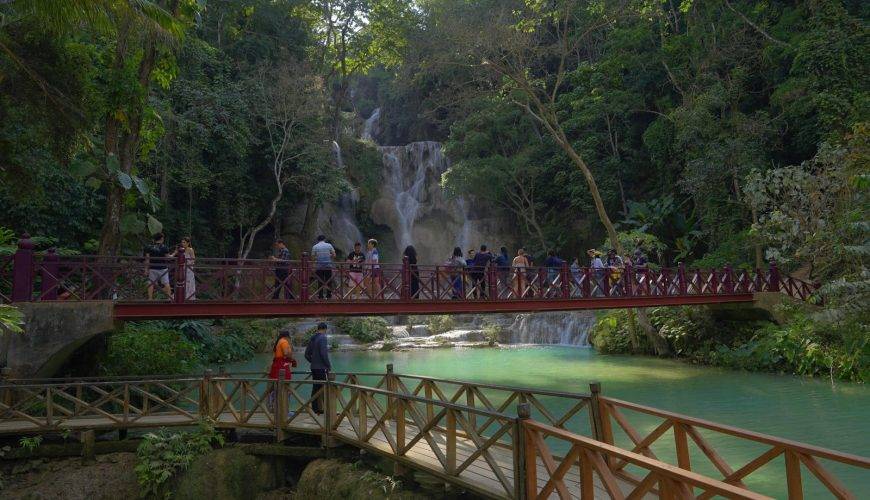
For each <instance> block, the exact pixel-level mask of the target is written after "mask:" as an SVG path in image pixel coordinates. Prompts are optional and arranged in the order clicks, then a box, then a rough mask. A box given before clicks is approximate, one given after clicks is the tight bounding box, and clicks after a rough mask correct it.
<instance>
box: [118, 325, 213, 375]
mask: <svg viewBox="0 0 870 500" xmlns="http://www.w3.org/2000/svg"><path fill="white" fill-rule="evenodd" d="M200 365H201V358H200V356H199V353H198V352H197V347H196V345H194V344H193V343H192V342H191V341H190V340H188V339H187V338H186V337H185V336H184V334H182V333H181V332H180V331H178V330H173V329H167V328H166V327H165V325H162V324H160V323H153V324H152V323H127V324H126V325H125V326H124V328H123V329H122V330H121V331H119V332H115V333H113V334H111V335H110V336H109V345H108V348H107V350H106V355H105V357H104V359H103V362H102V363H101V371H102V372H103V373H104V374H106V375H161V374H172V373H191V372H193V371H194V370H196V369H197V368H198V367H199V366H200Z"/></svg>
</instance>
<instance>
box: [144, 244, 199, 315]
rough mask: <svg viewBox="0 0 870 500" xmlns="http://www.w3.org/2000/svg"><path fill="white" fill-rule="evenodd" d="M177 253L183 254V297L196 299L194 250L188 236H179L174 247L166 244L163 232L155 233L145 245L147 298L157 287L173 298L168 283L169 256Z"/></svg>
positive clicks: (150, 297) (151, 295) (152, 295)
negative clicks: (179, 238) (151, 239)
mask: <svg viewBox="0 0 870 500" xmlns="http://www.w3.org/2000/svg"><path fill="white" fill-rule="evenodd" d="M179 253H183V254H184V264H185V272H184V298H185V300H196V279H195V276H194V274H193V266H194V264H195V263H196V252H195V251H194V250H193V245H192V244H191V240H190V236H185V237H183V238H181V241H180V242H179V243H178V245H176V246H175V248H169V246H167V245H166V237H165V236H164V235H163V233H157V234H155V235H154V237H153V241H152V242H151V244H150V245H148V246H146V247H145V267H146V269H147V270H146V271H145V276H146V278H147V279H148V300H152V299H153V298H154V290H155V289H156V288H158V287H159V289H160V290H161V291H162V292H163V293H165V294H166V296H167V297H169V299H170V300H172V299H173V295H174V294H173V291H172V287H171V286H170V284H169V265H168V264H169V263H168V259H169V258H170V257H176V256H177V255H178V254H179Z"/></svg>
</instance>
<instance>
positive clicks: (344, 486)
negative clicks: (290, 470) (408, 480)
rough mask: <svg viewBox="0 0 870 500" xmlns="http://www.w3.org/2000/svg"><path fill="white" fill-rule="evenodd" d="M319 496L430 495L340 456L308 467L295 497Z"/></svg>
mask: <svg viewBox="0 0 870 500" xmlns="http://www.w3.org/2000/svg"><path fill="white" fill-rule="evenodd" d="M295 498H299V499H303V498H317V499H319V500H379V499H387V498H389V499H390V500H423V499H428V498H430V497H428V496H426V495H424V494H422V493H417V492H411V491H406V490H403V489H402V484H401V482H399V481H396V480H395V479H393V478H391V477H390V476H385V475H383V474H380V473H378V472H375V471H374V470H370V469H366V468H363V467H357V466H355V465H353V464H349V463H347V462H342V461H339V460H323V459H321V460H315V461H313V462H311V463H310V464H308V466H307V467H305V470H304V471H303V472H302V477H301V478H300V479H299V484H298V485H297V488H296V497H295Z"/></svg>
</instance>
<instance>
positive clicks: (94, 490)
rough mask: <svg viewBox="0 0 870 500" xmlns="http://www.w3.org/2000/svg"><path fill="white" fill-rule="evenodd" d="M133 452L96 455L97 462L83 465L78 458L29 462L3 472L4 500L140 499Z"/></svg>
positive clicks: (1, 491)
mask: <svg viewBox="0 0 870 500" xmlns="http://www.w3.org/2000/svg"><path fill="white" fill-rule="evenodd" d="M135 464H136V454H134V453H111V454H108V455H98V456H97V461H96V462H95V463H92V464H88V465H82V460H81V459H80V458H69V459H65V460H52V461H50V462H46V461H43V460H31V461H28V462H20V463H18V464H16V465H14V466H10V467H9V468H8V469H7V470H5V471H4V473H3V477H2V481H3V489H2V490H0V497H2V498H4V499H26V500H43V499H45V500H48V499H55V498H63V499H64V500H118V499H135V498H139V485H138V483H137V482H136V474H135V472H133V467H134V466H135Z"/></svg>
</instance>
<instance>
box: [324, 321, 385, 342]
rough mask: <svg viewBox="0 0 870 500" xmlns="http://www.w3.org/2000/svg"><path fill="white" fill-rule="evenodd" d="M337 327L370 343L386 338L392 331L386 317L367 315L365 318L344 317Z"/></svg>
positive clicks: (361, 340)
mask: <svg viewBox="0 0 870 500" xmlns="http://www.w3.org/2000/svg"><path fill="white" fill-rule="evenodd" d="M335 327H336V328H337V329H338V330H339V331H341V332H342V333H344V334H347V335H350V337H351V338H352V339H354V340H356V341H358V342H362V343H364V344H369V343H372V342H377V341H379V340H384V339H385V338H386V337H387V335H388V334H389V333H390V325H389V324H388V323H387V321H386V320H385V319H384V318H380V317H377V316H367V317H363V318H342V319H340V320H338V321H336V322H335Z"/></svg>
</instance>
